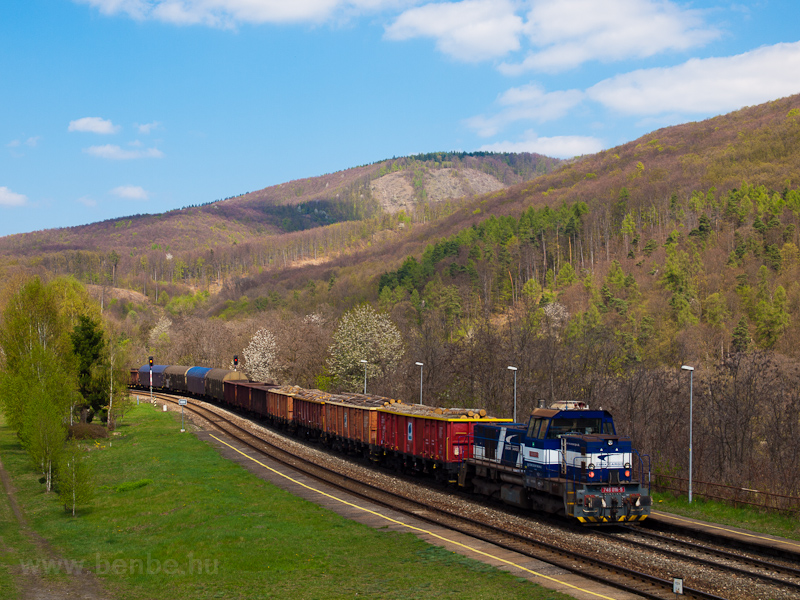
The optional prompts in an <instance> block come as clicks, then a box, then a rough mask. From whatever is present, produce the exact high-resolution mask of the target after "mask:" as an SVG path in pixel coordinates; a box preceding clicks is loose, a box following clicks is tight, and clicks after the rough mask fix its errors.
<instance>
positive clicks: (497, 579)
mask: <svg viewBox="0 0 800 600" xmlns="http://www.w3.org/2000/svg"><path fill="white" fill-rule="evenodd" d="M178 429H179V425H178V424H177V423H176V421H175V414H174V413H167V414H165V413H161V412H157V411H154V410H153V409H152V407H150V406H149V405H142V406H140V407H137V408H134V409H132V410H131V411H130V412H129V413H127V414H126V416H125V419H124V421H123V422H122V423H120V425H119V428H118V430H117V434H116V435H113V436H111V437H110V438H108V439H104V440H101V441H97V442H83V446H84V447H85V448H87V449H88V451H87V456H86V460H87V461H88V462H89V464H90V465H91V468H92V470H93V473H94V477H95V483H96V487H97V491H96V494H95V498H94V500H93V502H92V505H91V506H90V507H88V508H83V509H82V510H81V511H80V513H79V516H78V517H77V518H72V517H70V516H68V515H67V514H66V513H65V512H64V510H63V507H62V506H60V505H59V503H58V500H57V499H56V498H55V495H54V494H46V493H44V491H43V486H42V485H41V484H40V483H39V482H38V475H37V474H35V473H34V472H33V471H32V470H31V468H30V465H29V461H28V459H27V456H26V455H25V453H24V451H23V450H22V449H21V448H20V447H19V444H18V443H17V441H16V438H15V436H14V434H13V433H12V432H11V431H10V430H9V429H8V428H7V427H5V426H2V427H0V448H1V449H2V453H3V454H2V456H3V461H4V464H5V466H6V469H7V470H8V471H9V472H10V473H11V474H12V476H13V477H14V479H15V483H16V486H17V499H18V501H19V503H20V505H21V506H24V510H25V512H26V515H27V517H28V519H29V521H30V522H31V524H32V525H33V527H34V528H35V529H36V530H37V531H38V532H39V533H40V534H42V535H43V536H44V537H45V538H47V539H48V540H49V541H50V543H51V544H52V545H53V546H54V547H55V548H56V549H57V550H58V551H59V552H60V553H61V554H62V555H63V556H64V557H65V558H67V559H72V560H76V561H84V565H85V566H86V567H89V568H92V569H94V570H96V571H97V573H98V574H99V575H100V576H101V577H102V578H103V579H104V580H105V582H106V585H107V587H108V589H109V590H110V592H111V594H112V595H113V596H114V597H115V598H119V599H120V600H124V599H128V598H130V599H139V598H162V597H166V596H167V595H168V596H169V597H170V598H175V599H183V598H185V599H190V598H191V599H195V598H242V599H244V598H248V599H249V598H314V599H326V598H351V597H353V596H356V595H358V596H360V597H368V598H382V599H383V598H386V599H391V598H398V599H400V598H403V599H407V598H431V597H436V598H458V599H463V598H492V599H496V598H498V597H503V598H512V599H513V598H532V599H535V600H544V599H548V600H550V599H552V600H555V599H566V598H568V597H567V596H564V595H563V594H559V593H556V592H553V591H550V590H546V589H544V588H541V587H539V586H536V585H534V584H532V583H530V582H528V581H525V580H523V579H520V578H518V577H515V576H513V575H511V574H509V573H506V572H503V571H500V570H497V569H494V568H491V567H488V566H486V565H485V564H483V563H480V562H477V561H475V560H472V559H469V558H465V557H462V556H459V555H456V554H452V553H450V552H448V551H445V550H443V549H441V548H437V547H433V546H430V545H429V544H427V543H425V542H423V541H421V540H419V539H418V538H417V537H415V536H414V535H412V534H410V533H396V532H390V531H386V530H375V529H372V528H370V527H367V526H365V525H361V524H358V523H355V522H353V521H349V520H347V519H345V518H343V517H340V516H338V515H336V514H335V513H332V512H330V511H328V510H326V509H323V508H321V507H319V506H317V505H316V504H313V503H311V502H307V501H305V500H302V499H299V498H296V497H294V496H292V495H291V494H289V493H287V492H284V491H283V490H281V489H279V488H277V487H275V486H273V485H271V484H269V483H267V482H264V481H262V480H260V479H258V478H257V477H255V476H254V475H252V474H250V473H248V472H247V471H246V470H245V469H243V468H242V467H240V466H238V465H236V464H234V463H231V462H229V461H227V460H225V459H223V458H221V457H220V456H219V454H218V453H217V451H216V450H214V449H213V448H211V447H210V446H208V445H207V444H205V443H204V442H202V441H200V440H198V439H197V438H195V437H194V436H193V435H191V434H180V433H179V431H178ZM147 480H149V482H148V483H147V484H146V485H144V484H142V482H144V481H147ZM121 490H125V491H121ZM3 511H6V512H7V511H8V507H7V503H6V501H5V500H4V499H3V500H2V502H0V515H2V516H3V517H4V518H3V520H2V525H0V527H2V530H0V531H2V535H3V538H4V539H3V542H4V543H5V545H6V546H9V545H10V546H13V547H14V548H15V549H17V550H16V552H17V556H13V557H10V556H9V555H7V554H0V556H1V558H0V564H6V565H9V564H13V563H14V561H15V560H16V561H19V560H20V558H22V559H23V560H24V559H27V558H29V557H30V556H31V548H30V547H26V542H25V540H24V539H22V537H21V536H20V535H19V532H18V531H15V527H14V526H13V525H11V524H9V520H8V519H6V518H5V517H6V516H7V515H6V514H5V512H3ZM2 561H5V562H2ZM17 564H18V562H17ZM0 585H3V586H10V579H9V578H8V574H7V572H6V570H5V569H0ZM0 589H4V588H0ZM2 597H3V598H6V597H9V594H3V595H2Z"/></svg>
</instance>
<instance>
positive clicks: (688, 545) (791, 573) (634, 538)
mask: <svg viewBox="0 0 800 600" xmlns="http://www.w3.org/2000/svg"><path fill="white" fill-rule="evenodd" d="M622 529H624V532H623V533H610V532H606V531H596V532H594V533H595V534H596V535H600V536H604V537H607V538H610V539H613V540H615V541H621V542H623V543H627V544H630V545H631V546H632V547H634V548H637V549H640V548H641V547H642V546H647V547H648V548H649V549H652V550H653V551H655V552H658V553H661V554H664V555H667V556H672V557H674V558H675V559H677V560H678V561H680V562H683V563H685V564H686V565H687V569H686V572H691V570H692V568H690V567H695V568H696V567H697V566H701V567H707V568H711V569H719V570H722V571H723V572H724V573H725V574H727V575H730V576H736V577H739V578H747V579H753V580H757V581H760V582H763V583H765V584H767V585H770V586H775V587H777V588H783V589H785V590H787V591H788V592H789V593H791V594H793V595H794V597H800V569H798V568H797V567H796V566H791V565H790V564H788V563H789V561H782V562H774V561H768V560H764V559H763V558H761V557H759V556H755V555H754V554H757V553H758V551H757V550H756V549H753V548H751V549H750V552H749V553H746V552H731V551H730V550H728V549H726V548H725V547H723V546H725V543H724V542H720V543H719V545H718V546H717V547H715V546H711V545H708V544H699V543H697V542H695V541H690V540H687V539H679V538H674V537H669V536H665V535H661V534H658V533H654V532H652V531H647V530H642V529H635V528H633V527H623V528H622ZM720 537H722V536H720Z"/></svg>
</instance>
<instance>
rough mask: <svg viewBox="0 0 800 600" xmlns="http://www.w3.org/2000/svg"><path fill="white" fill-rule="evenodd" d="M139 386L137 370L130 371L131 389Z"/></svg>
mask: <svg viewBox="0 0 800 600" xmlns="http://www.w3.org/2000/svg"><path fill="white" fill-rule="evenodd" d="M138 386H139V369H131V387H138Z"/></svg>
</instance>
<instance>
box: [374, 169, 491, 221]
mask: <svg viewBox="0 0 800 600" xmlns="http://www.w3.org/2000/svg"><path fill="white" fill-rule="evenodd" d="M413 177H414V173H413V172H411V171H397V172H395V173H389V174H388V175H384V176H383V177H380V178H378V179H376V180H374V181H373V182H372V183H371V184H370V187H371V189H372V195H373V197H374V198H375V199H376V200H377V201H378V203H379V204H380V205H381V208H382V209H383V210H385V211H386V212H389V213H396V212H399V211H401V210H405V211H406V212H409V211H410V210H411V209H413V207H414V204H415V203H416V202H417V198H418V196H417V195H416V194H415V191H414V186H413V184H412V180H413ZM423 181H424V183H423V185H424V189H425V195H426V198H427V200H428V202H441V201H444V200H451V199H457V198H463V197H465V196H475V195H480V194H488V193H490V192H494V191H497V190H500V189H503V188H504V187H506V186H505V185H503V183H501V182H500V181H498V180H497V178H495V177H493V176H491V175H488V174H487V173H483V172H481V171H478V170H477V169H450V168H444V169H430V170H428V171H426V172H425V174H424V177H423Z"/></svg>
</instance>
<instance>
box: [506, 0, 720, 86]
mask: <svg viewBox="0 0 800 600" xmlns="http://www.w3.org/2000/svg"><path fill="white" fill-rule="evenodd" d="M525 33H526V35H527V36H528V38H529V40H530V42H531V44H532V45H533V46H535V47H537V48H539V49H538V50H535V51H532V52H531V53H530V54H529V55H528V56H527V57H526V58H525V59H524V60H523V61H522V63H520V64H504V65H501V67H500V69H501V71H503V72H504V73H506V74H509V75H518V74H520V73H522V72H524V71H528V70H536V71H546V72H558V71H563V70H566V69H571V68H574V67H577V66H579V65H581V64H583V63H585V62H588V61H592V60H599V61H602V62H612V61H619V60H626V59H631V58H636V59H639V58H646V57H649V56H654V55H656V54H660V53H662V52H666V51H678V52H680V51H685V50H688V49H691V48H697V47H700V46H703V45H705V44H707V43H708V42H710V41H712V40H714V39H717V38H718V37H719V36H720V32H719V31H718V30H717V29H715V28H714V27H710V26H707V25H706V24H705V23H704V21H703V14H702V13H701V12H700V11H697V10H691V9H689V10H687V9H683V8H680V7H678V6H677V5H675V4H673V3H672V2H668V1H660V0H603V2H598V1H597V0H559V1H558V2H549V1H541V0H536V1H534V2H533V6H532V8H531V10H530V12H529V13H528V14H527V22H526V25H525Z"/></svg>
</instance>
